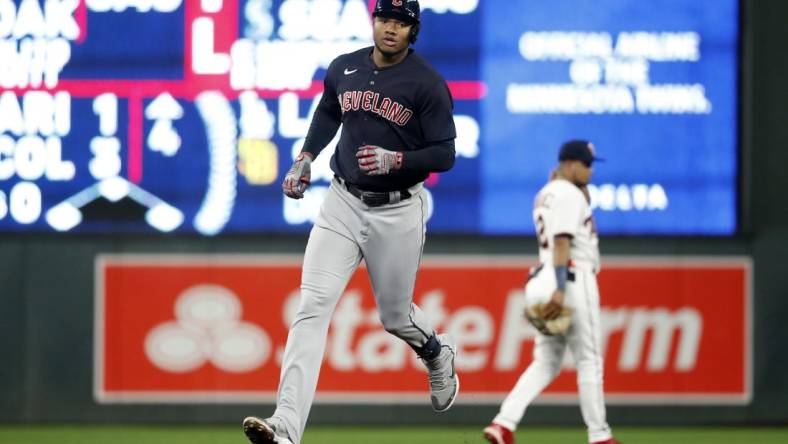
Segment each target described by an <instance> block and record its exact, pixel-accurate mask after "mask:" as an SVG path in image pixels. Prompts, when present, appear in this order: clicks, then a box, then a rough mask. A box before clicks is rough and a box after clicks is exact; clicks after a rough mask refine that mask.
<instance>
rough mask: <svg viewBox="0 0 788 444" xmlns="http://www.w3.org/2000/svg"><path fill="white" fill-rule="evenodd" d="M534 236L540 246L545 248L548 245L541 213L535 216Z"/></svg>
mask: <svg viewBox="0 0 788 444" xmlns="http://www.w3.org/2000/svg"><path fill="white" fill-rule="evenodd" d="M536 236H537V238H538V241H539V247H540V248H547V247H548V246H549V243H548V239H547V235H546V234H545V226H544V218H542V215H541V214H540V215H539V216H538V217H537V218H536Z"/></svg>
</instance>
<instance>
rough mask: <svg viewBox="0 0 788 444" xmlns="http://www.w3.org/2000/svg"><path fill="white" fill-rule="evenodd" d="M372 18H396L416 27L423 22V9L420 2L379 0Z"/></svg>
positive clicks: (414, 0) (416, 0) (411, 0)
mask: <svg viewBox="0 0 788 444" xmlns="http://www.w3.org/2000/svg"><path fill="white" fill-rule="evenodd" d="M372 16H373V17H388V18H395V19H399V20H402V21H404V22H406V23H410V24H414V25H415V24H417V23H419V22H421V19H420V17H421V7H420V6H419V2H418V0H378V1H377V2H375V10H374V11H372Z"/></svg>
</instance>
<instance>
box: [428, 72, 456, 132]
mask: <svg viewBox="0 0 788 444" xmlns="http://www.w3.org/2000/svg"><path fill="white" fill-rule="evenodd" d="M453 112H454V102H453V100H452V97H451V92H450V91H449V86H448V85H447V84H446V82H445V81H444V80H443V79H441V80H440V81H439V83H437V84H434V85H431V86H430V87H429V88H427V89H426V90H425V91H424V102H423V104H422V107H421V109H420V112H419V121H420V123H421V128H422V131H423V132H424V140H425V141H426V142H427V143H428V144H432V143H435V142H443V141H445V140H451V139H454V138H455V137H457V130H456V129H455V128H454V114H453Z"/></svg>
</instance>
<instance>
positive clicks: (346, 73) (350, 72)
mask: <svg viewBox="0 0 788 444" xmlns="http://www.w3.org/2000/svg"><path fill="white" fill-rule="evenodd" d="M356 71H358V68H356V69H354V70H352V71H351V70H349V69H347V68H345V75H346V76H349V75H351V74H353V73H354V72H356Z"/></svg>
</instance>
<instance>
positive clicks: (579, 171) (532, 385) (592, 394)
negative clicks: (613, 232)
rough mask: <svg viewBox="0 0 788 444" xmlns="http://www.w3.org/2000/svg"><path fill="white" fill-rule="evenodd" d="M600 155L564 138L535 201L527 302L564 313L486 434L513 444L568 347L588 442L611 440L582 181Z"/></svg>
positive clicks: (544, 335)
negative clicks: (534, 250)
mask: <svg viewBox="0 0 788 444" xmlns="http://www.w3.org/2000/svg"><path fill="white" fill-rule="evenodd" d="M595 160H600V159H599V158H597V157H595V155H594V148H593V145H592V144H591V143H589V142H587V141H583V140H573V141H569V142H567V143H565V144H563V145H562V147H561V150H560V153H559V166H558V168H557V170H555V171H554V173H553V176H552V177H551V180H550V181H549V182H548V183H547V185H545V186H544V187H543V188H542V189H541V190H540V191H539V193H538V194H537V196H536V199H535V200H534V210H533V218H534V225H535V227H536V234H537V238H538V242H539V262H540V265H539V266H538V267H536V268H534V270H532V273H531V277H530V279H529V280H528V283H527V284H526V286H525V298H526V306H528V307H532V306H536V305H537V304H540V305H541V307H540V308H541V310H540V315H541V317H542V318H543V319H544V320H545V321H549V320H554V319H556V318H559V317H560V316H569V317H570V320H571V322H570V323H568V325H569V328H568V330H566V332H564V333H551V332H550V331H547V330H545V331H544V332H540V333H539V334H538V335H537V337H536V343H535V345H534V352H533V362H532V363H531V365H529V366H528V368H527V369H526V370H525V372H523V374H522V376H520V379H519V380H518V381H517V384H516V385H515V386H514V388H513V389H512V391H511V392H510V393H509V395H508V396H507V397H506V399H505V400H504V402H503V404H502V405H501V410H500V412H499V413H498V415H497V416H496V417H495V418H494V419H493V422H492V424H491V425H490V426H488V427H487V428H485V429H484V436H485V438H486V439H487V440H488V441H489V442H491V443H493V444H513V443H514V436H513V432H514V430H515V429H516V428H517V425H518V424H519V423H520V421H521V420H522V418H523V415H524V414H525V410H526V408H527V407H528V405H530V404H531V402H532V401H533V400H534V399H535V398H536V397H537V396H538V395H539V393H541V392H542V390H544V389H545V388H546V387H547V386H548V385H549V384H550V383H551V382H552V381H553V380H554V379H555V378H556V376H558V374H559V372H560V371H561V363H562V361H563V358H564V353H565V351H566V349H567V347H568V348H569V351H570V352H571V353H572V356H573V357H574V361H575V363H576V366H577V387H578V391H579V395H580V409H581V411H582V414H583V420H584V421H585V423H586V426H587V427H588V440H589V442H590V443H593V444H616V443H618V441H616V440H615V439H614V438H613V436H612V434H611V431H610V426H608V424H607V421H606V418H605V402H604V394H603V384H602V380H603V359H602V353H601V343H600V326H599V318H600V315H599V289H598V288H597V282H596V273H597V272H599V268H600V261H599V247H598V238H597V232H596V227H595V225H594V218H593V215H592V213H591V207H590V204H589V198H588V192H587V188H586V187H587V185H588V183H589V180H590V178H591V172H592V168H591V165H592V163H593V162H594V161H595Z"/></svg>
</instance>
